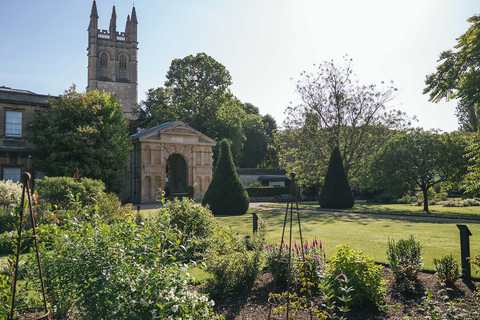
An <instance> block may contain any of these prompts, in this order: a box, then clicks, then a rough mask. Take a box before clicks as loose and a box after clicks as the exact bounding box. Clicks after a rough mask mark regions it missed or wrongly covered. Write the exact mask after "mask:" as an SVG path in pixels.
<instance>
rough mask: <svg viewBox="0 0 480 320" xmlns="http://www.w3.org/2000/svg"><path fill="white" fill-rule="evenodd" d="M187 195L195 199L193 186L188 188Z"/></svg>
mask: <svg viewBox="0 0 480 320" xmlns="http://www.w3.org/2000/svg"><path fill="white" fill-rule="evenodd" d="M187 193H188V196H189V197H193V196H194V195H195V188H194V187H193V186H188V187H187Z"/></svg>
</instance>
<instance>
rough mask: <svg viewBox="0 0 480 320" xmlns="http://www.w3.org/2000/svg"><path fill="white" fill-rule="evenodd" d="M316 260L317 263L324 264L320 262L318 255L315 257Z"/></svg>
mask: <svg viewBox="0 0 480 320" xmlns="http://www.w3.org/2000/svg"><path fill="white" fill-rule="evenodd" d="M315 260H317V263H318V264H319V265H320V264H321V263H322V260H320V257H319V256H318V254H316V255H315Z"/></svg>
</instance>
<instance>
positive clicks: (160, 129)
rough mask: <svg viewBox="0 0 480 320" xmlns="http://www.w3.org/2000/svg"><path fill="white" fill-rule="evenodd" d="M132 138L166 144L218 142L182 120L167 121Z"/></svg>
mask: <svg viewBox="0 0 480 320" xmlns="http://www.w3.org/2000/svg"><path fill="white" fill-rule="evenodd" d="M130 138H131V139H132V140H136V141H150V142H154V141H155V142H159V143H166V144H189V145H206V146H211V147H213V146H215V145H216V144H217V143H216V141H215V140H213V139H210V138H209V137H208V136H206V135H204V134H203V133H201V132H200V131H197V130H195V129H194V128H192V127H190V126H189V125H187V124H185V123H183V122H181V121H172V122H167V123H164V124H161V125H159V126H156V127H153V128H150V129H148V130H145V131H142V132H139V133H137V134H134V135H132V136H130Z"/></svg>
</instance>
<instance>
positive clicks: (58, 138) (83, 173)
mask: <svg viewBox="0 0 480 320" xmlns="http://www.w3.org/2000/svg"><path fill="white" fill-rule="evenodd" d="M49 105H50V108H48V109H45V111H43V112H42V113H40V114H39V115H37V116H36V117H35V119H34V120H33V121H32V122H31V123H30V124H29V126H30V129H31V131H32V134H31V136H30V138H29V139H30V141H31V142H33V144H34V151H35V155H36V158H37V162H36V168H37V169H38V170H41V171H43V172H44V173H45V174H46V175H47V176H52V177H54V176H57V177H58V176H70V177H72V176H74V175H75V174H77V173H78V174H79V176H80V177H86V178H91V179H101V180H102V181H103V182H105V185H106V187H107V190H109V191H114V192H117V191H119V190H120V189H121V187H122V182H123V179H124V176H125V173H126V169H127V163H128V161H129V157H130V144H129V138H128V131H127V120H126V118H125V117H124V115H123V110H122V106H121V104H120V103H119V101H118V100H117V98H116V97H115V96H114V95H113V94H107V93H103V94H100V93H99V92H98V91H92V92H88V93H77V92H76V91H75V86H72V87H71V88H70V89H69V90H67V91H65V93H64V94H63V95H60V96H59V98H58V99H53V98H52V99H51V100H50V101H49Z"/></svg>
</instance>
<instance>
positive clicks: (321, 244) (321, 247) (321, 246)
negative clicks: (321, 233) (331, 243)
mask: <svg viewBox="0 0 480 320" xmlns="http://www.w3.org/2000/svg"><path fill="white" fill-rule="evenodd" d="M320 249H323V243H322V241H320Z"/></svg>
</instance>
